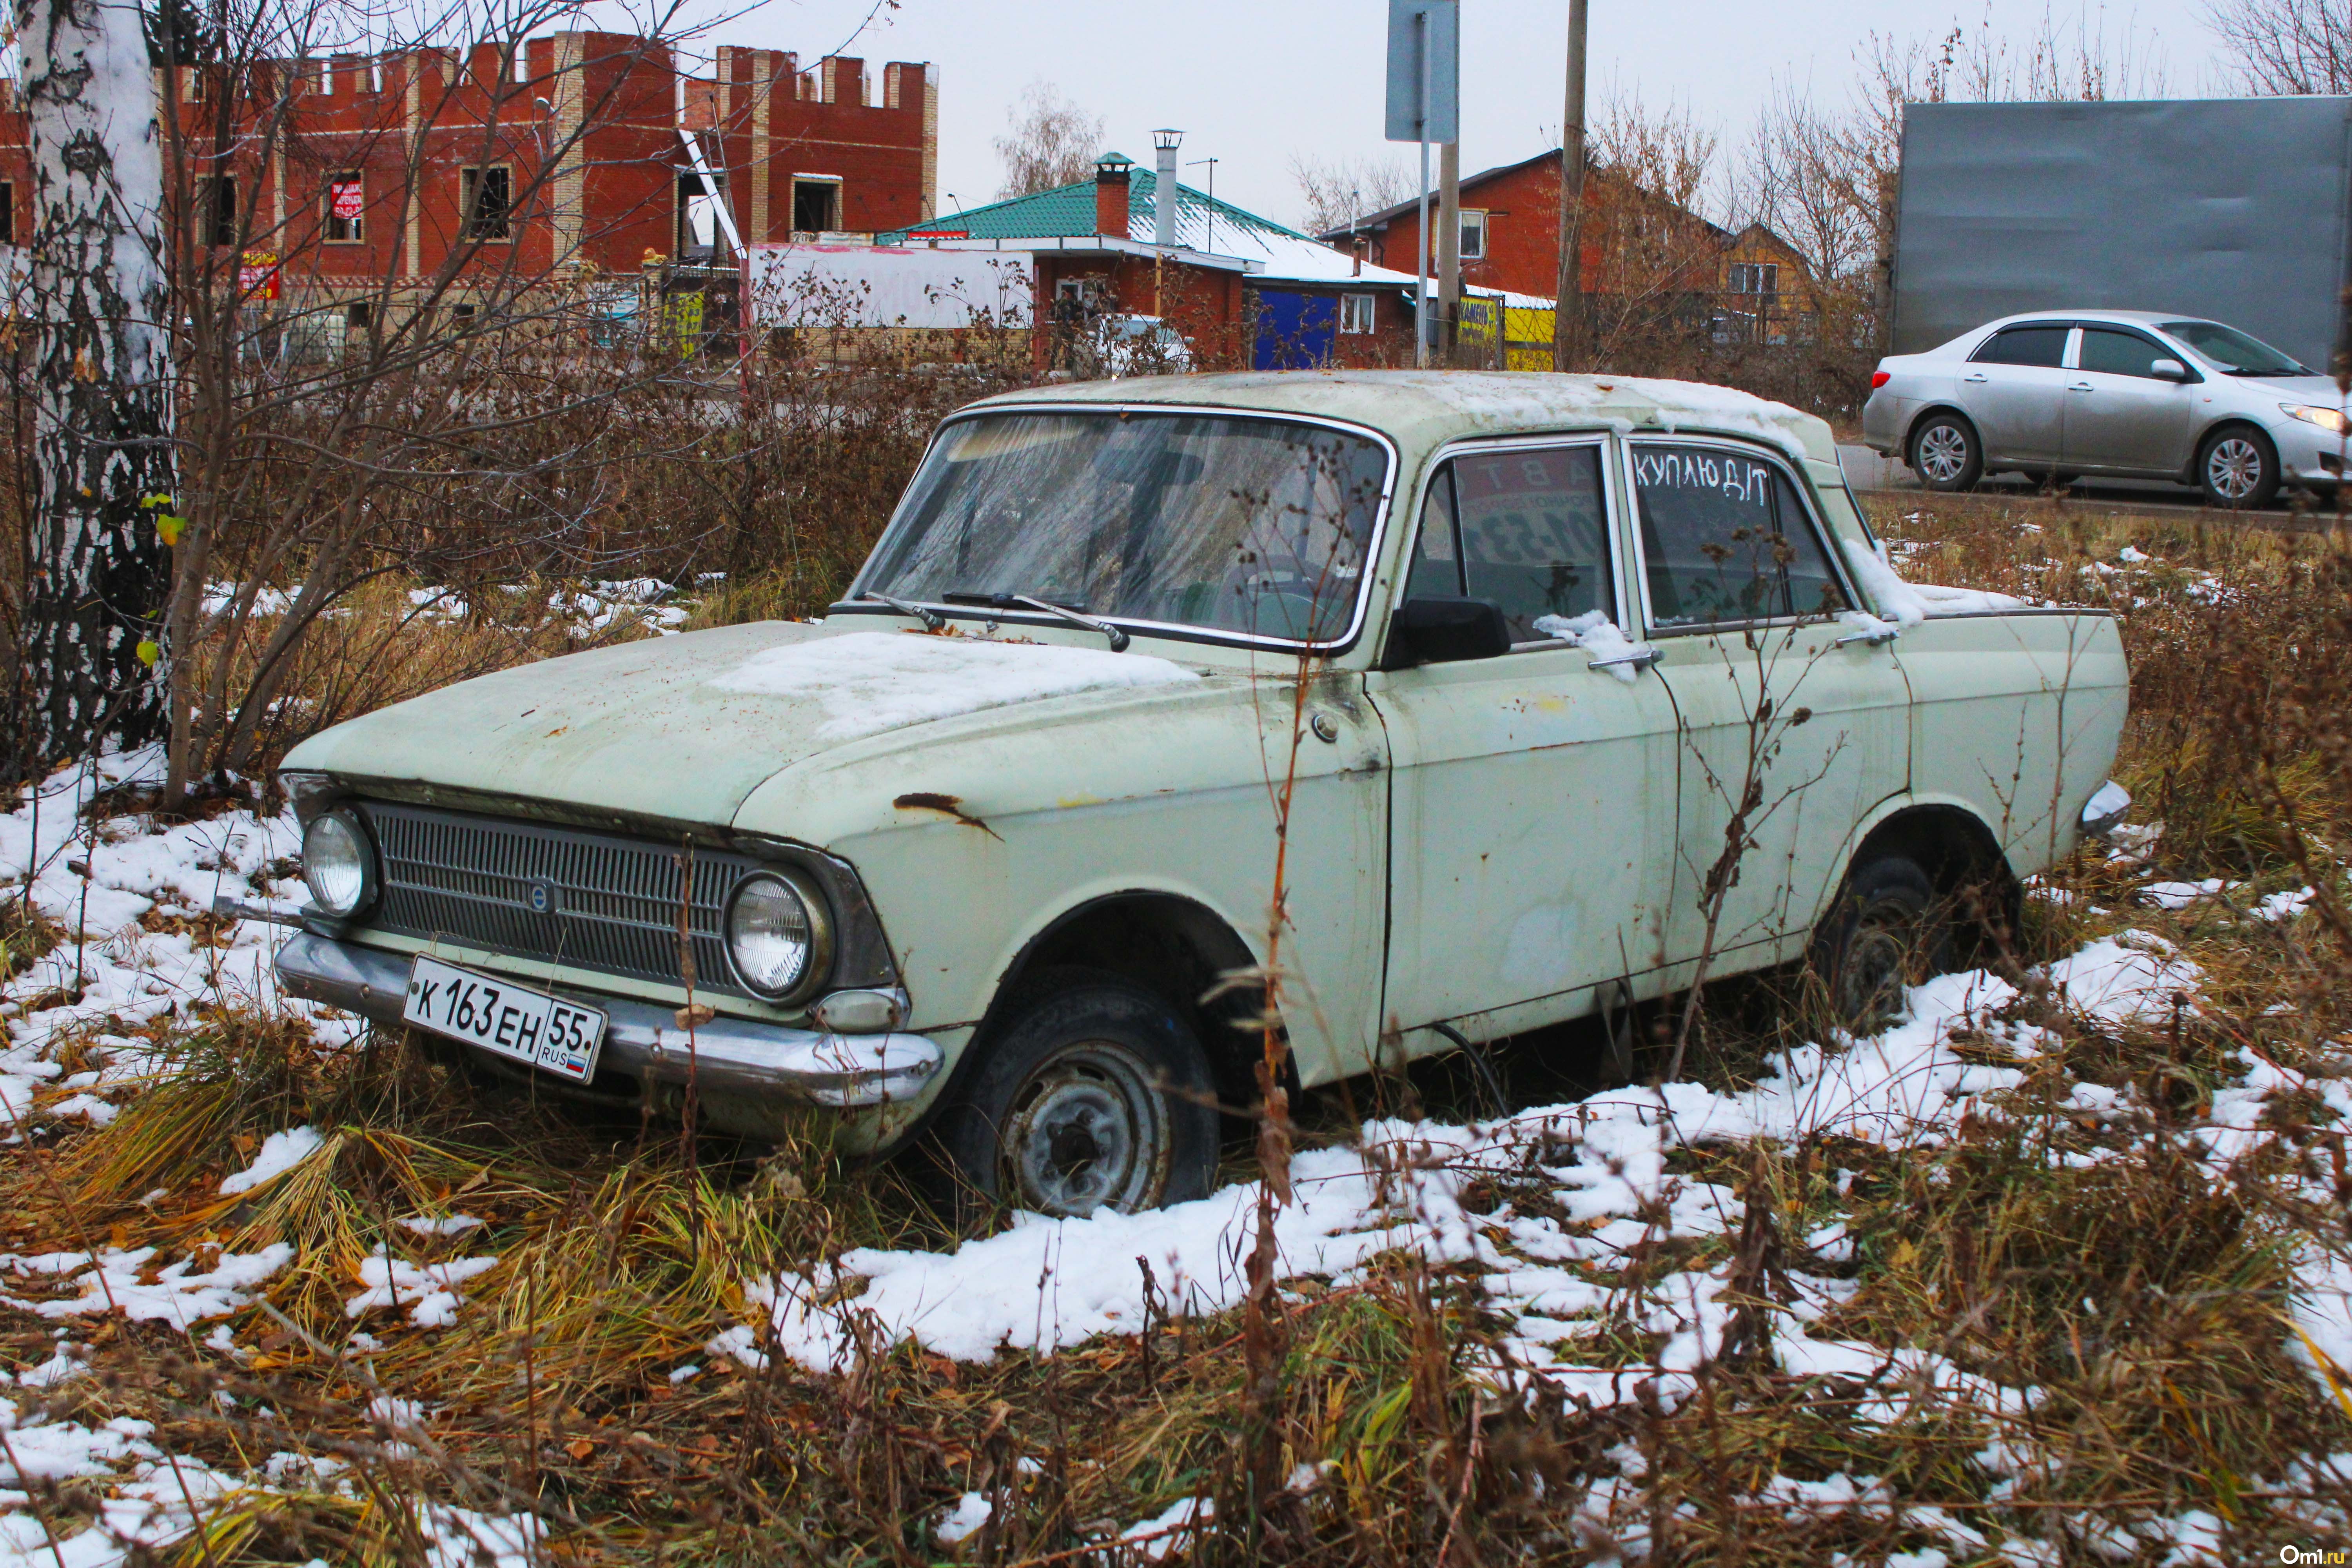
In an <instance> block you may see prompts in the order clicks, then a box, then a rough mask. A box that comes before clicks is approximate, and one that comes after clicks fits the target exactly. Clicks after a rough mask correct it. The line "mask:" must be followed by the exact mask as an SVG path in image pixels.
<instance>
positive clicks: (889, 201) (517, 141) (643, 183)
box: [0, 32, 939, 310]
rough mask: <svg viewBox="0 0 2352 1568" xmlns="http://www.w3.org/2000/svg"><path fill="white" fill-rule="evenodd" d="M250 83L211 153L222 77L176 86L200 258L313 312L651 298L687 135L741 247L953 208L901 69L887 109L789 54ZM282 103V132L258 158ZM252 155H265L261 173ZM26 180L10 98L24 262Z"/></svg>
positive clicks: (376, 70) (669, 234)
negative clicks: (359, 304) (364, 303)
mask: <svg viewBox="0 0 2352 1568" xmlns="http://www.w3.org/2000/svg"><path fill="white" fill-rule="evenodd" d="M257 69H258V72H267V73H270V74H269V76H268V83H267V85H268V90H267V91H256V92H254V93H252V94H251V95H250V97H249V98H248V99H247V100H246V101H245V102H244V103H243V104H242V105H241V106H240V110H239V114H238V116H237V124H236V129H237V130H238V131H239V132H242V134H240V135H239V136H237V137H234V138H219V139H218V141H217V142H216V140H215V130H216V129H217V127H218V124H219V121H218V119H217V117H216V114H215V104H216V103H217V102H218V101H219V100H221V98H222V96H223V92H224V85H225V84H224V83H223V82H222V81H221V80H219V79H218V75H217V73H215V72H213V71H211V70H208V69H207V68H205V67H184V68H180V69H179V70H177V71H176V72H173V73H171V76H172V77H173V78H175V79H176V81H175V83H174V90H173V91H172V94H171V96H172V98H173V102H171V103H169V104H166V105H163V106H162V108H163V110H164V111H165V112H166V113H168V114H170V115H171V116H173V117H174V118H175V119H176V121H177V122H178V124H179V126H180V127H181V132H182V137H183V139H184V143H185V145H186V146H187V147H188V149H189V153H190V163H191V168H192V169H193V171H194V173H193V174H192V175H191V177H190V179H189V181H188V183H187V184H185V185H184V186H183V190H184V192H185V194H186V199H188V200H189V201H190V203H191V209H192V210H191V211H190V213H189V215H188V224H189V228H190V231H191V237H192V239H193V242H194V244H195V245H196V246H199V247H207V248H208V249H209V250H211V251H212V252H214V253H215V254H216V255H217V256H220V257H223V258H236V259H238V260H242V261H244V262H247V263H248V264H251V265H252V266H253V267H254V268H258V269H266V268H267V267H268V266H270V265H274V266H275V267H276V268H277V270H278V288H279V289H280V291H281V293H284V292H294V293H296V294H297V297H301V298H308V299H310V300H319V301H331V300H337V299H341V298H343V297H346V296H348V297H351V298H352V299H353V300H358V299H361V298H362V297H365V296H367V295H370V294H376V295H378V296H382V295H383V292H384V290H386V289H390V290H392V291H393V292H394V293H395V294H396V293H398V292H400V291H402V290H404V289H411V288H421V287H424V286H426V285H428V284H430V283H431V282H432V281H433V280H434V279H436V278H441V277H442V276H443V275H444V274H445V273H446V274H447V277H446V279H445V281H446V283H447V285H448V294H447V298H448V299H449V300H451V301H452V302H453V303H454V304H455V305H456V308H457V309H459V310H467V309H471V308H473V303H472V302H474V301H478V300H493V301H494V300H498V299H499V298H501V297H503V296H505V295H508V294H511V293H513V292H517V291H522V290H527V289H531V288H536V287H541V286H543V285H545V284H547V283H548V282H550V281H552V280H556V279H563V280H565V281H566V282H567V283H576V282H577V281H578V280H579V279H582V278H583V277H589V276H593V275H594V274H599V273H602V274H625V275H627V276H629V277H631V278H635V276H637V274H638V273H639V271H640V269H641V268H642V266H643V265H644V263H645V262H646V260H647V259H648V258H663V257H668V256H671V255H674V254H675V253H676V252H677V250H678V249H680V248H681V244H680V241H681V237H682V235H683V234H684V232H685V223H684V219H685V216H686V214H687V212H688V208H689V206H690V205H691V204H692V203H693V201H694V198H695V197H696V196H697V195H700V194H701V193H702V191H703V184H702V180H701V177H700V175H698V174H696V173H695V172H694V170H693V159H692V156H691V155H690V154H689V153H688V150H687V146H686V144H685V142H682V141H681V139H680V131H681V129H684V130H687V131H689V132H694V133H696V135H697V137H698V142H699V144H700V148H701V151H702V154H703V158H704V160H705V163H706V166H707V167H708V169H709V172H710V174H711V176H712V179H713V181H714V183H715V184H717V185H718V186H719V194H720V195H723V197H724V198H725V201H726V203H727V205H728V208H729V210H730V213H731V215H732V216H733V217H734V220H735V226H736V229H737V232H738V233H739V234H740V237H742V238H743V239H744V240H745V241H746V242H755V241H758V240H761V239H779V240H780V239H785V238H788V237H791V236H792V235H793V233H794V232H795V231H796V230H799V229H801V228H802V227H803V220H806V224H807V226H810V227H818V228H824V229H830V230H864V231H866V232H869V233H870V232H871V231H874V230H877V229H887V228H894V227H900V226H906V225H909V224H913V223H919V222H920V221H922V220H923V219H925V218H927V217H929V216H931V215H932V214H933V213H934V212H935V211H936V210H937V206H938V196H937V193H938V184H939V173H938V171H939V106H938V101H937V89H936V79H935V74H934V72H933V71H932V69H931V68H929V67H928V66H924V65H917V64H908V63H900V62H894V63H892V64H890V65H887V66H886V67H884V68H883V70H882V74H881V80H880V82H879V83H878V90H877V83H876V82H875V81H874V80H873V79H871V78H870V77H869V76H868V75H867V73H866V66H865V62H864V61H862V60H858V59H855V58H840V57H828V58H825V59H824V60H821V61H819V62H818V64H817V66H816V67H815V68H814V69H811V70H807V71H803V70H802V69H801V68H800V66H799V62H798V61H797V59H796V58H794V57H793V55H791V54H788V53H782V52H780V51H777V50H772V49H745V48H721V49H720V50H719V52H718V58H717V61H716V66H715V68H714V70H713V73H712V75H711V76H709V77H707V78H698V77H694V76H690V75H685V74H681V72H680V71H679V70H678V69H677V64H676V62H675V60H674V59H673V57H672V55H671V53H670V51H669V49H668V48H667V47H666V46H665V45H662V44H660V43H656V42H652V41H649V40H646V39H643V38H638V37H629V36H626V35H619V34H609V33H588V32H564V33H558V34H555V35H553V36H551V37H540V38H530V39H527V40H524V41H523V42H522V43H521V45H520V47H519V48H517V47H513V46H502V45H496V44H485V45H482V46H479V47H476V48H474V49H472V50H471V51H469V52H467V53H465V54H458V53H455V52H451V51H447V50H439V49H416V50H409V51H405V52H403V53H400V54H396V55H389V56H379V57H366V56H357V55H344V56H335V57H331V58H321V59H312V60H300V61H275V62H270V63H268V64H267V65H265V66H262V67H260V68H257ZM281 99H282V100H284V101H285V103H286V105H287V110H286V112H285V113H284V115H283V117H282V121H281V123H282V130H280V131H279V132H278V133H277V134H275V135H274V136H272V137H269V138H267V139H257V138H256V137H254V136H253V134H252V128H253V127H254V126H255V125H257V124H258V123H260V121H261V117H262V116H264V115H265V114H268V113H271V112H273V111H274V108H275V103H276V102H277V101H278V100H281ZM257 141H260V142H263V143H264V144H266V145H267V146H268V153H267V154H266V155H263V154H261V153H254V152H252V151H250V149H251V148H252V147H253V146H254V145H255V144H256V143H257ZM223 144H225V147H224V146H223ZM28 174H29V164H28V162H27V157H26V126H25V117H24V114H23V111H22V110H21V109H20V108H19V107H18V105H17V104H16V101H15V100H14V99H13V97H10V98H5V99H0V225H5V238H6V239H7V240H8V241H9V242H11V243H17V244H21V243H25V242H26V240H27V239H28V237H29V235H30V232H31V227H32V216H31V214H30V213H29V212H28V211H27V210H26V208H27V205H28V197H29V193H30V189H31V186H30V182H29V178H28ZM167 178H168V176H167ZM239 253H243V254H242V255H240V254H239Z"/></svg>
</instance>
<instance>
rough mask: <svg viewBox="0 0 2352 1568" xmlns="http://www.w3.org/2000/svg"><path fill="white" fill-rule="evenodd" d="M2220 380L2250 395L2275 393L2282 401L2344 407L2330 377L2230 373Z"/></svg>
mask: <svg viewBox="0 0 2352 1568" xmlns="http://www.w3.org/2000/svg"><path fill="white" fill-rule="evenodd" d="M2221 379H2222V380H2224V381H2226V382H2228V383H2229V384H2231V385H2232V386H2237V387H2242V388H2243V389H2244V390H2245V391H2246V392H2247V393H2248V394H2249V395H2252V396H2255V397H2267V396H2269V395H2271V394H2273V393H2276V394H2277V395H2278V400H2279V401H2280V402H2282V403H2309V404H2315V405H2318V406H2320V407H2322V408H2341V407H2343V406H2344V394H2343V393H2342V392H2340V391H2338V390H2337V389H2336V382H2335V379H2334V378H2333V377H2330V376H2325V375H2231V376H2224V377H2222V378H2221Z"/></svg>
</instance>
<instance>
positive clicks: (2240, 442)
mask: <svg viewBox="0 0 2352 1568" xmlns="http://www.w3.org/2000/svg"><path fill="white" fill-rule="evenodd" d="M2262 477H2263V455H2262V453H2261V451H2259V450H2258V449H2257V448H2256V447H2255V446H2254V444H2253V443H2252V441H2249V440H2247V439H2246V438H2245V437H2242V436H2232V437H2230V438H2229V439H2227V440H2224V441H2216V442H2214V443H2213V450H2212V452H2211V453H2210V455H2209V456H2208V457H2207V458H2206V459H2205V482H2206V483H2207V484H2209V485H2211V486H2212V487H2213V493H2214V494H2215V495H2218V496H2220V497H2221V499H2222V500H2245V499H2246V498H2247V497H2248V496H2250V495H2252V494H2253V493H2254V487H2255V486H2256V485H2257V484H2260V483H2261V482H2262Z"/></svg>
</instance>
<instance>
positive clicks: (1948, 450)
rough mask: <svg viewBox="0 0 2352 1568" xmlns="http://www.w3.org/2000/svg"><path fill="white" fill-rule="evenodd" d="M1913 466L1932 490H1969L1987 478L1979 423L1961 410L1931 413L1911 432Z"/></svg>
mask: <svg viewBox="0 0 2352 1568" xmlns="http://www.w3.org/2000/svg"><path fill="white" fill-rule="evenodd" d="M1911 470H1912V472H1914V473H1916V474H1917V475H1918V476H1919V482H1920V483H1921V484H1923V485H1925V486H1927V488H1928V489H1931V490H1965V489H1975V488H1976V482H1977V481H1978V480H1979V479H1982V478H1984V447H1983V444H1982V443H1981V442H1979V440H1978V438H1977V427H1976V426H1973V425H1971V424H1969V422H1968V420H1967V419H1965V418H1964V417H1962V416H1959V415H1958V414H1930V415H1929V416H1927V418H1925V419H1923V420H1921V421H1920V423H1919V427H1918V428H1917V429H1916V430H1914V431H1912V432H1911Z"/></svg>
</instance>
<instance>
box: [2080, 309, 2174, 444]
mask: <svg viewBox="0 0 2352 1568" xmlns="http://www.w3.org/2000/svg"><path fill="white" fill-rule="evenodd" d="M2160 359H2168V360H2172V361H2174V362H2175V363H2179V360H2180V356H2179V354H2177V353H2174V352H2173V351H2172V350H2170V349H2168V348H2164V347H2161V346H2159V345H2158V342H2156V340H2155V339H2154V338H2145V337H2142V336H2140V334H2139V333H2137V332H2134V331H2126V330H2125V329H2123V328H2121V327H2084V329H2083V336H2082V338H2081V340H2080V342H2079V344H2078V346H2077V348H2076V351H2075V368H2074V374H2071V375H2069V376H2068V377H2067V378H2066V433H2065V450H2066V458H2065V463H2066V467H2067V468H2080V469H2083V470H2084V471H2085V472H2099V471H2109V472H2127V473H2146V474H2178V473H2179V472H2180V471H2181V470H2182V469H2184V468H2188V466H2189V415H2190V414H2191V412H2193V409H2192V404H2193V403H2194V399H2195V395H2194V394H2192V393H2191V392H2190V391H2189V388H2188V387H2187V386H2185V385H2183V384H2181V383H2179V382H2178V381H2170V380H2166V379H2163V378H2161V377H2159V376H2158V375H2157V374H2155V372H2154V371H2153V369H2152V368H2151V367H2152V366H2153V365H2154V364H2155V363H2156V362H2157V361H2158V360H2160ZM2183 368H2186V367H2185V366H2184V367H2183Z"/></svg>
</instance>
